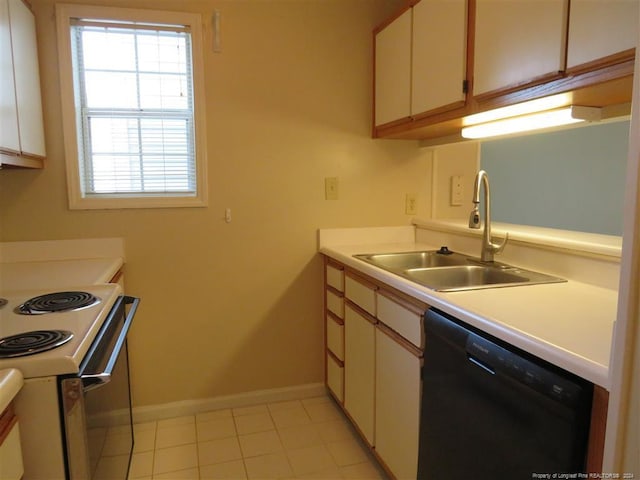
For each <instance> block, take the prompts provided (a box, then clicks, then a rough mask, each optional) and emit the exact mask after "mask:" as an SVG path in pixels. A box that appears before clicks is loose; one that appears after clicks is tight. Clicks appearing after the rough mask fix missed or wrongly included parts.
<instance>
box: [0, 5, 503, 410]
mask: <svg viewBox="0 0 640 480" xmlns="http://www.w3.org/2000/svg"><path fill="white" fill-rule="evenodd" d="M75 3H80V2H75ZM101 3H102V4H107V3H108V4H109V5H110V6H122V7H130V6H135V7H140V8H159V5H160V8H162V9H165V10H188V11H190V12H198V13H201V14H202V16H203V18H204V19H209V18H211V16H212V14H213V12H214V10H215V9H217V10H219V11H220V12H221V52H220V53H215V52H213V51H212V50H211V49H206V51H205V77H206V82H207V94H206V114H207V129H208V130H207V149H208V157H209V178H208V181H209V205H208V207H207V208H185V209H179V208H176V209H138V210H136V209H123V210H96V211H90V210H86V211H71V210H69V209H68V202H67V191H66V180H65V177H66V173H65V166H64V164H65V161H64V146H63V134H62V127H61V124H60V117H61V106H60V100H59V71H58V64H57V58H58V52H57V47H56V31H55V20H54V2H52V1H33V2H32V4H33V8H34V11H35V13H36V22H37V30H38V36H39V40H38V46H39V49H40V53H39V61H40V71H41V85H42V86H43V92H42V95H43V106H44V117H45V130H46V141H47V161H46V167H45V168H44V169H42V170H33V171H29V170H6V171H3V172H2V175H0V232H1V233H0V239H1V240H2V241H3V242H14V241H32V240H63V239H76V238H104V237H122V238H124V242H125V246H126V285H127V290H128V292H130V293H131V294H135V295H136V296H139V297H141V298H142V299H143V302H142V305H141V308H140V310H139V313H138V315H137V319H136V322H135V324H134V326H133V327H132V331H131V334H130V363H131V369H132V378H133V379H134V380H133V382H132V397H133V403H134V406H135V407H140V408H142V407H150V406H154V405H163V404H171V403H173V402H181V401H188V400H194V399H208V398H216V397H223V396H229V395H231V396H233V395H240V394H242V393H245V392H255V391H263V390H270V389H279V388H287V387H291V386H300V385H302V386H304V385H315V384H319V383H322V382H323V378H324V373H323V362H322V358H323V348H324V347H323V324H322V321H323V319H322V296H321V293H320V292H321V291H322V287H321V279H322V269H323V265H322V260H321V258H319V256H318V255H317V230H318V228H334V227H358V226H389V225H408V224H409V223H410V221H411V220H412V218H413V217H414V216H413V215H407V214H405V193H407V192H417V193H418V196H417V214H416V215H415V216H417V217H420V218H423V217H427V218H428V217H429V214H430V211H431V202H432V200H431V195H430V186H431V184H432V165H433V158H432V152H431V151H429V150H428V149H424V148H420V144H419V142H417V141H393V140H375V141H374V140H372V139H371V138H370V137H371V135H370V122H371V120H370V119H371V113H372V112H371V31H372V30H373V28H374V27H375V26H376V25H378V24H380V23H381V22H382V21H383V20H384V19H386V18H387V17H388V16H389V15H391V14H392V13H393V12H394V11H395V10H396V9H397V8H398V6H399V5H400V4H402V2H399V1H396V2H388V1H376V0H371V1H353V2H338V1H335V2H293V1H287V2H261V1H256V2H249V1H247V2H233V1H226V2H225V1H221V2H196V1H193V2H180V1H169V0H167V1H164V2H162V3H161V4H158V3H157V2H147V1H139V2H135V3H132V2H130V1H129V2H124V1H112V2H101ZM328 32H330V34H328ZM212 41H213V32H212V28H211V26H210V23H209V22H206V21H205V40H204V44H205V45H207V46H208V45H212ZM326 177H338V178H339V199H338V200H337V201H330V200H325V198H324V196H325V191H324V179H325V178H326ZM470 180H471V179H469V181H470ZM372 192H373V193H372ZM469 194H470V192H469ZM494 201H497V199H495V200H494ZM227 208H229V209H230V210H231V222H229V223H227V222H226V221H225V209H227ZM466 213H468V212H466V209H465V214H466ZM303 327H304V328H303ZM201 332H202V333H201Z"/></svg>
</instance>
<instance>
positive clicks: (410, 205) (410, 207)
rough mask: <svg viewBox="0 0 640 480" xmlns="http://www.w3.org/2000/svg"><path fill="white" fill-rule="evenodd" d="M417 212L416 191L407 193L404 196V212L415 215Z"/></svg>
mask: <svg viewBox="0 0 640 480" xmlns="http://www.w3.org/2000/svg"><path fill="white" fill-rule="evenodd" d="M417 212H418V195H417V194H416V193H407V194H406V195H405V197H404V213H405V214H407V215H415V214H416V213H417Z"/></svg>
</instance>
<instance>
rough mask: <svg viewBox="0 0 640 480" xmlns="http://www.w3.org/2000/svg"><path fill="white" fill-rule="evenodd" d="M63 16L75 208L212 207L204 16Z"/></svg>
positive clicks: (62, 10)
mask: <svg viewBox="0 0 640 480" xmlns="http://www.w3.org/2000/svg"><path fill="white" fill-rule="evenodd" d="M56 8H57V10H56V13H57V21H58V35H59V38H58V42H59V49H58V50H59V52H60V53H59V54H60V69H61V71H60V78H61V97H62V103H63V128H64V135H65V153H66V157H67V177H68V185H69V199H70V206H71V208H140V207H163V206H166V207H175V206H203V205H206V182H205V180H206V170H205V167H206V161H205V155H204V153H205V149H204V142H203V138H204V119H203V112H202V110H203V108H204V99H203V95H202V88H203V86H202V81H201V79H202V61H201V56H202V47H201V31H200V25H201V23H200V19H199V16H198V15H194V14H184V13H179V12H158V11H145V10H128V9H112V8H105V7H90V6H80V5H58V6H57V7H56ZM198 106H200V108H198Z"/></svg>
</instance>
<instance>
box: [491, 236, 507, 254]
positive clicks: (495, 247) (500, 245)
mask: <svg viewBox="0 0 640 480" xmlns="http://www.w3.org/2000/svg"><path fill="white" fill-rule="evenodd" d="M508 240H509V232H505V234H504V240H503V241H502V243H492V244H491V249H492V250H493V253H501V252H502V251H503V250H504V247H505V246H506V245H507V241H508Z"/></svg>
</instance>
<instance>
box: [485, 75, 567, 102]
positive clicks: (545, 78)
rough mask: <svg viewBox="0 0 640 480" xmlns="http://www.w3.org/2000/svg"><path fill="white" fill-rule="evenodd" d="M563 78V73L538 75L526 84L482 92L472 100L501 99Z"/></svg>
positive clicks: (515, 84)
mask: <svg viewBox="0 0 640 480" xmlns="http://www.w3.org/2000/svg"><path fill="white" fill-rule="evenodd" d="M561 78H564V73H563V72H549V73H545V74H543V75H539V76H537V77H534V78H531V79H529V80H527V81H526V82H521V83H514V84H511V85H505V86H504V87H501V88H498V89H496V90H491V91H488V92H482V93H481V94H478V95H474V96H473V99H474V100H475V101H476V102H478V103H483V102H486V101H487V100H488V99H491V98H495V97H502V96H505V95H508V94H510V93H512V92H516V91H520V90H526V89H528V88H531V87H536V86H538V85H544V84H546V83H549V82H552V81H554V80H558V79H561Z"/></svg>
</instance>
